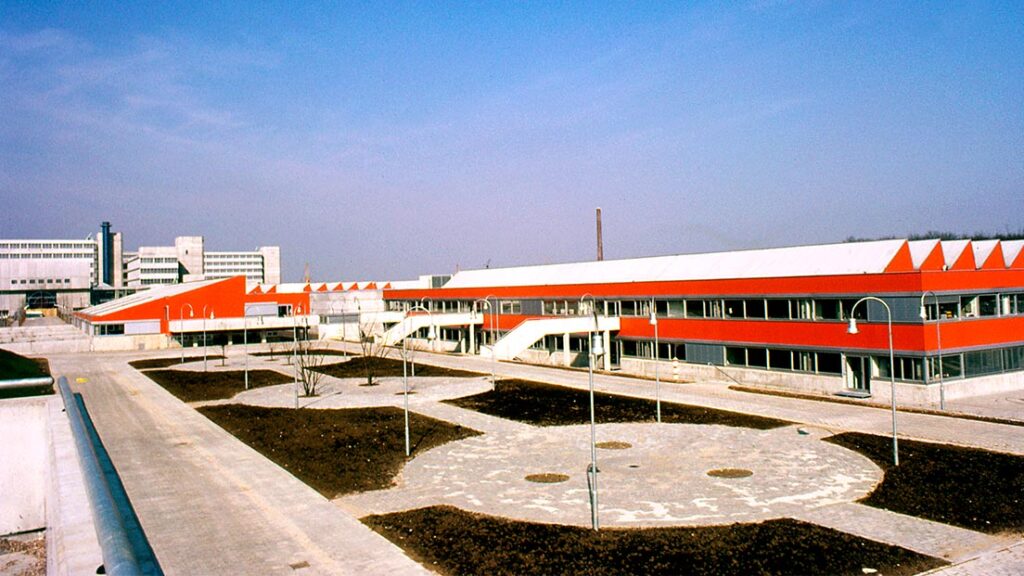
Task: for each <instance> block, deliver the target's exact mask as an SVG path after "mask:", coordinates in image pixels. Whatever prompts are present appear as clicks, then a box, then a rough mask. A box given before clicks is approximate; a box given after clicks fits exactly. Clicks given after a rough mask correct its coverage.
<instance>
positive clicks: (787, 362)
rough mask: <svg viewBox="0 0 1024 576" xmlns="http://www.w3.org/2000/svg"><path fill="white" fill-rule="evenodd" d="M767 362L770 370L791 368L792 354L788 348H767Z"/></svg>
mask: <svg viewBox="0 0 1024 576" xmlns="http://www.w3.org/2000/svg"><path fill="white" fill-rule="evenodd" d="M768 362H769V366H770V367H771V369H772V370H792V369H793V354H792V353H791V352H790V351H789V350H768Z"/></svg>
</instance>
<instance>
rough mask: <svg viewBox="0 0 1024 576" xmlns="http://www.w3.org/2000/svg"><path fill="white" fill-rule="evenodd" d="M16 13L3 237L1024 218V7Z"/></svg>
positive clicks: (341, 267) (512, 256)
mask: <svg viewBox="0 0 1024 576" xmlns="http://www.w3.org/2000/svg"><path fill="white" fill-rule="evenodd" d="M311 4H312V3H306V2H288V3H281V4H272V3H255V2H240V3H237V4H231V3H227V2H206V1H204V2H197V3H195V4H189V3H186V2H179V1H174V2H154V3H143V2H117V3H110V4H104V3H93V2H88V3H86V2H74V3H72V2H67V3H58V4H55V5H49V4H42V3H36V2H18V1H15V0H4V1H3V2H0V201H2V204H0V206H2V211H3V214H2V217H0V238H12V237H14V238H18V237H26V238H40V237H56V238H64V237H76V238H77V237H84V236H85V235H86V234H89V233H91V232H93V231H94V230H98V228H99V223H100V222H101V221H103V220H109V221H111V222H112V224H113V227H114V229H115V230H119V231H121V232H123V233H124V236H125V242H126V246H127V247H128V248H134V247H136V246H138V245H154V244H155V245H162V244H170V243H171V242H172V241H173V238H174V236H178V235H203V236H205V237H206V245H207V249H213V250H243V249H254V248H256V247H257V246H259V245H274V244H277V245H280V246H281V251H282V259H283V268H284V270H283V272H284V275H285V279H286V280H298V279H299V278H300V277H301V274H302V270H303V265H304V263H305V262H309V263H310V264H311V266H312V273H313V277H314V279H316V280H340V279H346V280H355V279H403V278H412V277H415V276H416V275H418V274H426V273H450V272H452V271H454V270H455V269H456V267H457V266H458V267H461V268H463V269H469V268H482V267H484V266H485V265H486V264H487V263H488V262H489V263H490V265H491V266H492V267H498V266H508V265H518V264H539V263H547V262H564V261H578V260H587V259H591V258H593V257H594V252H595V249H594V208H595V207H597V206H601V207H602V208H603V209H604V224H605V257H606V258H620V257H630V256H643V255H657V254H675V253H685V252H697V251H709V250H728V249H734V248H748V247H768V246H780V245H791V244H806V243H818V242H830V241H841V240H843V239H844V238H846V237H848V236H851V235H854V236H876V235H887V234H907V233H910V232H923V231H926V230H929V229H944V230H951V231H962V232H974V231H981V230H987V231H991V232H996V231H1002V230H1006V229H1013V230H1018V229H1020V228H1022V227H1024V216H1022V215H1024V3H1022V2H1006V3H999V2H993V3H988V2H966V3H963V4H962V5H960V3H956V5H954V3H952V2H935V3H926V2H900V3H896V2H892V3H889V2H881V1H879V2H862V3H833V2H786V1H767V0H765V1H753V2H746V3H744V2H737V3H719V2H708V3H700V2H694V3H682V2H679V3H632V2H618V3H575V2H573V3H567V4H566V3H561V2H557V3H556V2H531V3H527V2H516V3H509V4H503V3H497V2H485V3H472V4H455V3H450V4H449V3H428V2H416V3H394V4H392V3H384V2H364V3H356V2H342V3H331V4H330V5H327V6H322V5H319V6H318V5H311Z"/></svg>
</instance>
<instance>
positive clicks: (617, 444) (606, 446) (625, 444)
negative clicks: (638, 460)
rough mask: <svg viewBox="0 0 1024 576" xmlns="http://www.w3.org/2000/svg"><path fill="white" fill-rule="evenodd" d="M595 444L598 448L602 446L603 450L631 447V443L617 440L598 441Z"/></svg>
mask: <svg viewBox="0 0 1024 576" xmlns="http://www.w3.org/2000/svg"><path fill="white" fill-rule="evenodd" d="M596 446H597V447H598V448H603V449H605V450H625V449H627V448H632V447H633V445H632V444H630V443H629V442H619V441H617V440H612V441H609V442H598V443H597V444H596Z"/></svg>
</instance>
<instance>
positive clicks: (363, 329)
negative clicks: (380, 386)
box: [359, 320, 391, 386]
mask: <svg viewBox="0 0 1024 576" xmlns="http://www.w3.org/2000/svg"><path fill="white" fill-rule="evenodd" d="M375 326H376V322H375V321H372V320H371V321H370V322H366V323H363V322H360V323H359V347H360V349H362V353H363V357H362V359H361V360H360V361H361V362H362V363H363V370H364V373H365V374H366V385H367V386H375V385H376V384H377V382H376V381H375V379H376V377H377V368H378V365H379V364H380V361H381V360H383V359H384V358H386V357H387V355H388V352H390V351H391V349H390V348H388V347H387V346H385V345H384V342H383V341H380V342H378V340H377V336H376V334H375V331H374V328H375Z"/></svg>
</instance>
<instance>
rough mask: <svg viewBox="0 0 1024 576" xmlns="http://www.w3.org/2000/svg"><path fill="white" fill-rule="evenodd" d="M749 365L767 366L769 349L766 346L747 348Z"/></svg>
mask: <svg viewBox="0 0 1024 576" xmlns="http://www.w3.org/2000/svg"><path fill="white" fill-rule="evenodd" d="M747 366H750V367H751V368H755V367H756V368H767V367H768V351H767V350H765V349H764V348H747Z"/></svg>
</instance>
